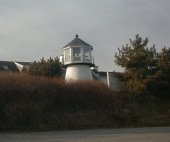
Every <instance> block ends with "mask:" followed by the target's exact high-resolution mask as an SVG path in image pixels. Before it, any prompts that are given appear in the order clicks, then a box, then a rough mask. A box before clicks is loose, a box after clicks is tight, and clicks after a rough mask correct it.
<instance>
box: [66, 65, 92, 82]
mask: <svg viewBox="0 0 170 142" xmlns="http://www.w3.org/2000/svg"><path fill="white" fill-rule="evenodd" d="M65 79H66V80H70V79H73V80H89V79H90V80H92V79H93V78H92V73H91V70H90V66H89V65H79V64H78V65H69V66H68V67H67V69H66V75H65Z"/></svg>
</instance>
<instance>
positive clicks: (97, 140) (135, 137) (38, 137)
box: [0, 127, 170, 142]
mask: <svg viewBox="0 0 170 142" xmlns="http://www.w3.org/2000/svg"><path fill="white" fill-rule="evenodd" d="M0 142H170V127H154V128H131V129H102V130H76V131H50V132H49V131H48V132H31V133H0Z"/></svg>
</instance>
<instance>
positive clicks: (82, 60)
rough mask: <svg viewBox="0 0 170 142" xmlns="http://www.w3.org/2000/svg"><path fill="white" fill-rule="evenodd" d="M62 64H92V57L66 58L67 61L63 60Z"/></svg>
mask: <svg viewBox="0 0 170 142" xmlns="http://www.w3.org/2000/svg"><path fill="white" fill-rule="evenodd" d="M63 61H64V62H63V63H64V64H70V63H92V64H94V57H91V59H90V58H88V56H83V57H82V56H68V57H67V59H63Z"/></svg>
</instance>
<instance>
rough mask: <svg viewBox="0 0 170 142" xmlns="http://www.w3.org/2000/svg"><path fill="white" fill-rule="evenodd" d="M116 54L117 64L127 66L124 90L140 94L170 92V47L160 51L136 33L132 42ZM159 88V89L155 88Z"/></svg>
mask: <svg viewBox="0 0 170 142" xmlns="http://www.w3.org/2000/svg"><path fill="white" fill-rule="evenodd" d="M118 50H119V54H115V57H116V60H115V62H116V64H118V65H120V66H122V67H123V68H125V74H124V82H125V83H124V91H125V92H126V93H129V94H133V95H139V94H146V93H154V94H155V93H158V94H162V93H161V92H164V94H167V95H169V92H170V89H169V88H170V48H165V47H164V48H163V49H162V51H161V52H160V53H159V52H157V51H156V49H155V46H152V47H148V38H145V39H144V40H143V39H142V38H141V37H140V36H139V35H136V38H135V40H131V39H130V44H127V45H126V46H122V48H121V49H118ZM155 88H157V89H155Z"/></svg>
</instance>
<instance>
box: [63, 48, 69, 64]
mask: <svg viewBox="0 0 170 142" xmlns="http://www.w3.org/2000/svg"><path fill="white" fill-rule="evenodd" d="M64 60H65V62H69V61H70V48H69V49H65V50H64Z"/></svg>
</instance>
